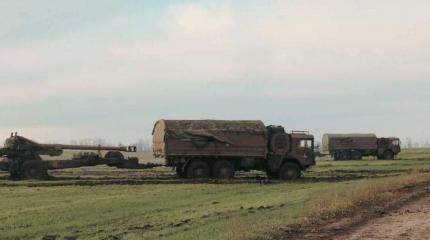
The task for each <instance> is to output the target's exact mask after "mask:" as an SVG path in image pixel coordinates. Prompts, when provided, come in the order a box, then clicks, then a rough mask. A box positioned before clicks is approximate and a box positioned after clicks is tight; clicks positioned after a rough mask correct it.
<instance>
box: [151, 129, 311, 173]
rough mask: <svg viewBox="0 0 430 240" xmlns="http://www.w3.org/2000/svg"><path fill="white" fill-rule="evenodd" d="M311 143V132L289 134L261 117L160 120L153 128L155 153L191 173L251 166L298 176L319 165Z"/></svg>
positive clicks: (169, 164) (179, 171) (232, 171)
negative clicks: (261, 119) (288, 169)
mask: <svg viewBox="0 0 430 240" xmlns="http://www.w3.org/2000/svg"><path fill="white" fill-rule="evenodd" d="M311 145H313V136H312V135H309V134H306V133H300V134H298V133H295V134H288V133H285V130H284V128H283V127H280V126H268V127H266V126H265V125H264V123H263V122H262V121H229V120H159V121H157V122H156V123H155V125H154V129H153V152H154V156H155V157H161V158H165V160H166V165H167V166H172V167H175V168H176V171H177V174H178V175H179V176H180V177H187V178H208V177H214V178H231V177H233V176H234V172H235V171H236V170H245V171H246V170H252V169H257V170H263V171H267V172H268V174H269V175H271V176H276V177H281V178H288V179H291V178H296V177H298V176H300V172H301V171H302V170H305V169H307V168H308V167H310V166H312V165H314V164H315V161H314V160H315V159H314V154H313V151H312V146H311ZM300 146H303V147H300ZM287 161H289V162H290V163H289V164H290V165H289V166H287V165H288V164H287V165H285V162H287ZM282 166H284V170H285V171H284V172H282V171H281V169H282ZM288 167H290V168H292V170H291V169H290V171H289V172H286V169H287V168H288ZM283 173H285V174H286V175H282V174H283ZM288 174H289V175H288ZM282 176H284V177H282Z"/></svg>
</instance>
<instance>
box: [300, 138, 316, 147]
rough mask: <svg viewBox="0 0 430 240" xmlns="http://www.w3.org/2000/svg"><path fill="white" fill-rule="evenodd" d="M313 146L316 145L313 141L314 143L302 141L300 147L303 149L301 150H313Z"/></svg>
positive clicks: (307, 140)
mask: <svg viewBox="0 0 430 240" xmlns="http://www.w3.org/2000/svg"><path fill="white" fill-rule="evenodd" d="M313 145H314V143H313V141H312V140H309V139H303V140H300V147H301V148H309V149H312V148H313Z"/></svg>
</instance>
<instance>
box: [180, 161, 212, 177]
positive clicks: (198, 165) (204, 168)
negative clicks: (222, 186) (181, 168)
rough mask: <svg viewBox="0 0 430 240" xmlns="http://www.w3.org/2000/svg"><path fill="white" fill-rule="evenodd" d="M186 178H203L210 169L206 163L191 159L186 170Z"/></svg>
mask: <svg viewBox="0 0 430 240" xmlns="http://www.w3.org/2000/svg"><path fill="white" fill-rule="evenodd" d="M186 173H187V174H186V175H187V178H192V179H205V178H209V176H210V169H209V166H208V164H207V163H205V162H204V161H200V160H194V161H192V162H191V163H190V164H189V165H188V167H187V170H186Z"/></svg>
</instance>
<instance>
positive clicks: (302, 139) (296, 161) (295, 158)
mask: <svg viewBox="0 0 430 240" xmlns="http://www.w3.org/2000/svg"><path fill="white" fill-rule="evenodd" d="M268 129H269V131H268V132H269V150H270V153H269V157H268V169H267V175H268V176H269V177H270V178H279V179H283V180H289V179H296V178H298V177H300V176H301V173H302V172H303V171H305V170H306V169H308V168H309V167H311V166H313V165H315V152H314V145H315V144H314V136H313V135H310V134H309V132H306V131H293V132H291V133H286V132H285V131H284V129H283V128H282V127H274V126H269V127H268ZM281 139H283V140H282V141H281Z"/></svg>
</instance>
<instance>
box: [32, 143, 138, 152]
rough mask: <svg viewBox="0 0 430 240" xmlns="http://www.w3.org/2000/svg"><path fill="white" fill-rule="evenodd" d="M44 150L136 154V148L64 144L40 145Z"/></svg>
mask: <svg viewBox="0 0 430 240" xmlns="http://www.w3.org/2000/svg"><path fill="white" fill-rule="evenodd" d="M40 145H41V146H42V147H44V148H56V149H61V150H82V151H121V152H136V147H131V146H130V147H109V146H89V145H64V144H40Z"/></svg>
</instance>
